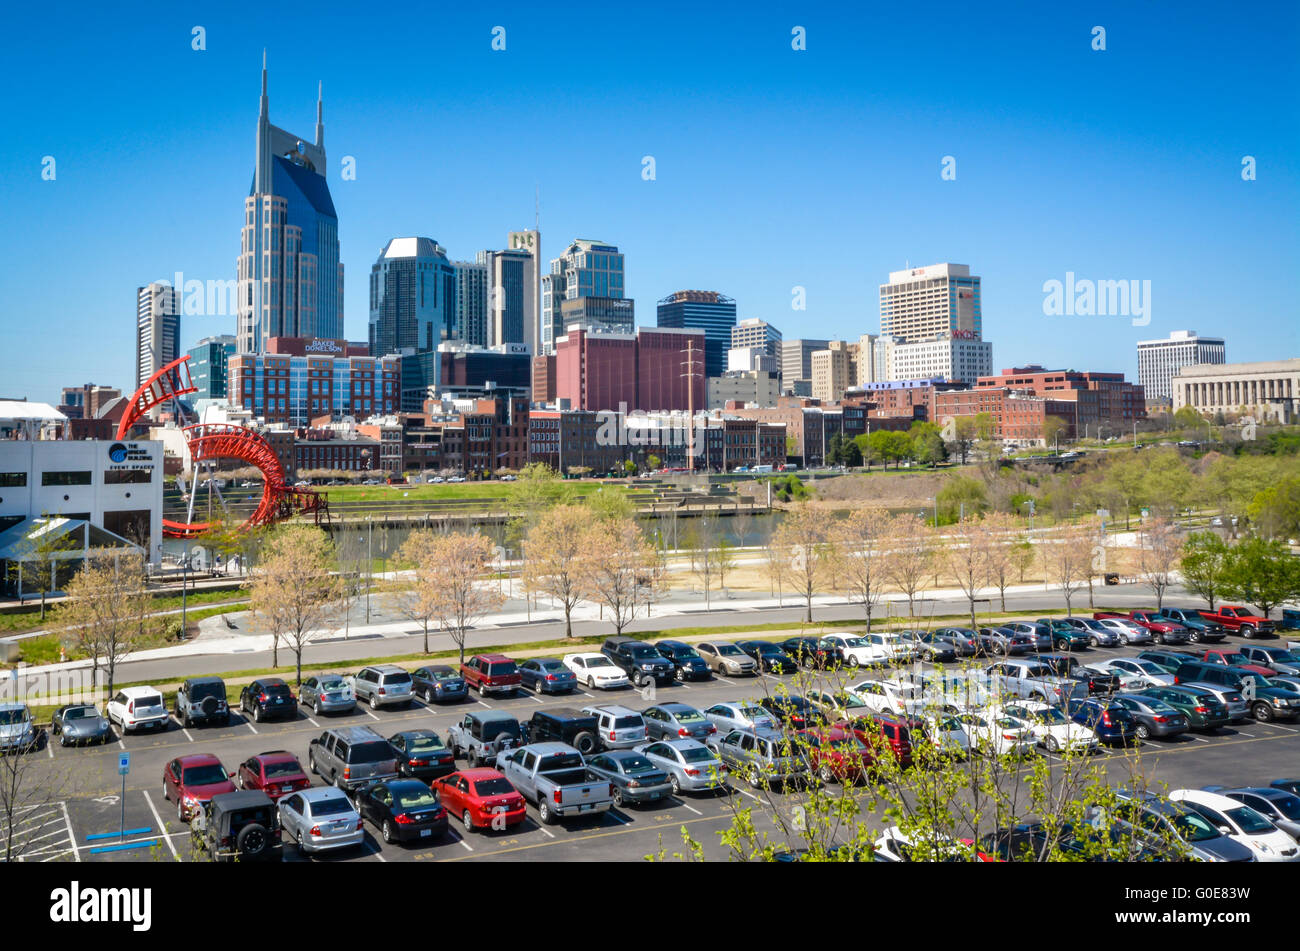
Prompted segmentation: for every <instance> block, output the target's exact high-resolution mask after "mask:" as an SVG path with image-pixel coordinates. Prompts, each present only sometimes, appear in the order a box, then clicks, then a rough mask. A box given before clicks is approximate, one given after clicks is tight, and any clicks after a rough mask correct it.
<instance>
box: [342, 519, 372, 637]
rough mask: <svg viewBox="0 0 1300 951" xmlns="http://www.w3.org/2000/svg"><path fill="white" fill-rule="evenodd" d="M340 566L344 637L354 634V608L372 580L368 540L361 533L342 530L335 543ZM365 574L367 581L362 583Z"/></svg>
mask: <svg viewBox="0 0 1300 951" xmlns="http://www.w3.org/2000/svg"><path fill="white" fill-rule="evenodd" d="M334 547H335V551H336V552H337V554H338V566H339V603H340V605H341V606H342V608H343V636H344V637H345V638H346V637H348V636H349V635H351V633H352V606H353V605H354V604H356V602H357V601H358V600H360V598H361V594H362V592H363V591H365V590H366V582H368V581H369V579H370V554H369V552H367V551H366V539H365V536H363V535H362V534H361V533H360V532H350V531H348V530H347V529H342V530H340V532H339V534H338V538H337V540H336V541H335V546H334ZM363 572H364V574H365V578H366V581H362V573H363Z"/></svg>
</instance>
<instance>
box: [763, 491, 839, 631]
mask: <svg viewBox="0 0 1300 951" xmlns="http://www.w3.org/2000/svg"><path fill="white" fill-rule="evenodd" d="M830 528H831V526H830V520H829V518H828V516H827V515H826V513H825V512H823V511H822V510H821V509H817V508H813V507H812V506H810V505H809V504H808V503H807V502H799V503H797V504H795V505H794V506H792V507H791V508H789V509H787V510H786V513H785V518H784V519H782V521H781V527H780V528H778V529H777V530H776V532H775V534H774V535H773V540H772V547H773V548H775V549H778V550H779V551H782V552H785V553H787V555H788V559H787V561H786V564H785V567H784V568H783V569H782V574H783V575H784V576H785V577H787V578H789V579H790V583H791V584H792V585H793V586H794V588H795V590H796V591H798V592H799V595H800V596H801V597H802V598H803V599H804V606H805V614H804V620H805V621H806V622H808V623H811V622H812V602H813V595H814V594H816V592H817V588H818V586H820V585H821V584H823V583H824V581H825V579H826V576H827V574H828V573H829V567H830V557H831V553H832V551H833V550H834V545H833V544H832V540H831V531H830Z"/></svg>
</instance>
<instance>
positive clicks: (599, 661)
mask: <svg viewBox="0 0 1300 951" xmlns="http://www.w3.org/2000/svg"><path fill="white" fill-rule="evenodd" d="M587 666H588V667H613V666H614V662H613V661H612V660H610V659H609V658H608V657H606V656H605V655H604V654H601V655H600V656H599V657H588V658H587Z"/></svg>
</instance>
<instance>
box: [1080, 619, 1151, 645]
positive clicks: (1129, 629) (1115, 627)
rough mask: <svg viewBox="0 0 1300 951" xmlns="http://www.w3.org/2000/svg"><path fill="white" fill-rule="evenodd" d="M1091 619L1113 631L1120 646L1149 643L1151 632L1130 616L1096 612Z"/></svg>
mask: <svg viewBox="0 0 1300 951" xmlns="http://www.w3.org/2000/svg"><path fill="white" fill-rule="evenodd" d="M1093 619H1094V620H1096V621H1099V622H1100V623H1101V625H1102V626H1103V627H1106V628H1109V629H1110V630H1112V631H1114V632H1115V637H1116V638H1118V639H1119V646H1120V647H1128V646H1130V645H1132V644H1150V643H1151V632H1150V631H1148V630H1147V629H1146V628H1145V627H1143V626H1142V625H1141V624H1138V623H1137V621H1134V620H1133V619H1132V618H1126V617H1112V616H1110V615H1109V614H1106V613H1097V614H1094V615H1093Z"/></svg>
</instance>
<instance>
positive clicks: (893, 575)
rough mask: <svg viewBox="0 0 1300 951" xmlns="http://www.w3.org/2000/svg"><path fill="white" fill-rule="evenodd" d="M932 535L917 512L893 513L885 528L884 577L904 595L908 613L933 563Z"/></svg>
mask: <svg viewBox="0 0 1300 951" xmlns="http://www.w3.org/2000/svg"><path fill="white" fill-rule="evenodd" d="M931 541H932V534H931V531H930V529H929V528H928V527H927V526H926V523H925V519H923V518H922V517H921V516H919V515H912V514H910V513H909V514H903V515H895V516H894V517H893V518H891V519H890V520H889V524H888V526H887V527H886V529H885V540H884V545H885V558H884V568H885V577H886V578H888V579H889V580H890V581H892V582H893V583H894V584H895V585H896V586H897V587H898V589H899V590H900V591H902V592H903V593H904V594H905V595H907V615H908V617H913V616H915V614H916V596H917V595H918V594H919V593H920V591H921V589H922V587H923V586H924V584H925V576H926V574H927V573H928V572H929V570H930V567H931V565H932V564H933V561H934V559H933V553H932V550H931Z"/></svg>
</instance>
